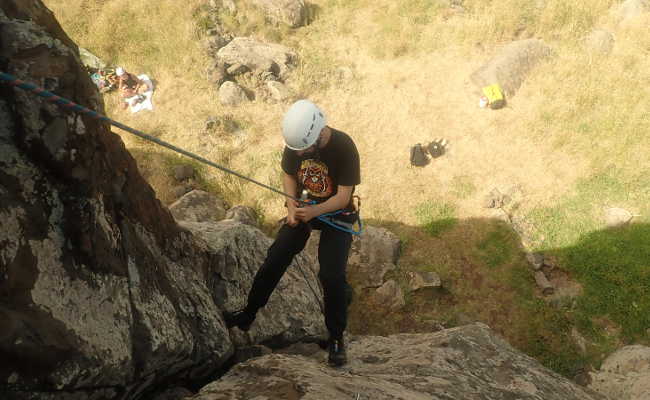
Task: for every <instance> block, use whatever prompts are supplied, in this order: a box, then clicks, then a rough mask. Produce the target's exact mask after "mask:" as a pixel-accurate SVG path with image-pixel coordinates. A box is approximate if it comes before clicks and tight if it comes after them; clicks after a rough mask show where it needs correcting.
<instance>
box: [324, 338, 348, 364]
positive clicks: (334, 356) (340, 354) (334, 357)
mask: <svg viewBox="0 0 650 400" xmlns="http://www.w3.org/2000/svg"><path fill="white" fill-rule="evenodd" d="M327 362H328V363H329V365H331V366H333V367H340V366H342V365H345V364H346V363H347V362H348V357H347V354H346V353H345V344H344V343H343V339H342V338H341V339H330V343H329V357H328V359H327Z"/></svg>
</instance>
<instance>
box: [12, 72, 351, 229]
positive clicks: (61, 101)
mask: <svg viewBox="0 0 650 400" xmlns="http://www.w3.org/2000/svg"><path fill="white" fill-rule="evenodd" d="M0 82H4V83H6V84H8V85H11V86H15V87H18V88H20V89H23V90H25V91H28V92H31V93H34V94H35V95H37V96H39V97H42V98H44V99H45V100H47V101H50V102H53V103H56V104H58V105H60V106H62V107H64V108H66V109H70V110H72V111H75V112H78V113H82V114H85V115H88V116H90V117H91V118H95V119H98V120H100V121H106V122H108V123H109V124H111V125H113V126H116V127H118V128H120V129H122V130H124V131H126V132H129V133H131V134H133V135H135V136H138V137H140V138H142V139H144V140H147V141H150V142H153V143H155V144H157V145H159V146H162V147H165V148H167V149H169V150H172V151H175V152H177V153H180V154H182V155H184V156H186V157H189V158H192V159H194V160H197V161H199V162H201V163H203V164H206V165H209V166H211V167H214V168H217V169H219V170H221V171H223V172H226V173H228V174H231V175H235V176H236V177H238V178H241V179H244V180H246V181H248V182H251V183H254V184H256V185H258V186H261V187H263V188H265V189H268V190H270V191H272V192H275V193H277V194H279V195H282V196H284V197H287V198H290V199H293V200H296V201H298V202H303V201H301V199H299V198H298V197H296V196H292V195H290V194H287V193H285V192H283V191H281V190H278V189H276V188H274V187H272V186H269V185H266V184H264V183H262V182H258V181H256V180H255V179H253V178H249V177H248V176H245V175H242V174H240V173H239V172H237V171H233V170H231V169H229V168H226V167H224V166H221V165H219V164H216V163H214V162H212V161H210V160H208V159H206V158H204V157H201V156H199V155H197V154H194V153H191V152H189V151H187V150H184V149H181V148H180V147H176V146H174V145H173V144H171V143H167V142H165V141H164V140H160V139H158V138H157V137H154V136H151V135H148V134H146V133H144V132H142V131H139V130H137V129H133V128H131V127H129V126H126V125H124V124H122V123H120V122H118V121H115V120H113V119H111V118H108V117H107V116H105V115H102V114H99V113H98V112H96V111H93V110H91V109H88V108H86V107H83V106H80V105H79V104H76V103H74V102H72V101H70V100H68V99H65V98H63V97H60V96H57V95H55V94H54V93H51V92H48V91H47V90H45V89H43V88H40V87H38V86H36V85H34V84H33V83H29V82H25V81H23V80H20V79H18V78H17V77H15V76H13V75H10V74H7V73H4V72H0ZM326 217H327V216H326V215H322V216H318V217H317V218H318V219H320V220H321V221H323V222H325V223H326V224H328V225H331V226H333V227H335V228H337V229H339V230H342V231H344V232H348V233H352V234H354V235H360V234H361V232H362V230H363V228H362V227H361V228H360V229H359V231H354V230H351V229H349V228H346V227H344V226H340V225H337V224H336V223H334V222H332V221H327V220H326Z"/></svg>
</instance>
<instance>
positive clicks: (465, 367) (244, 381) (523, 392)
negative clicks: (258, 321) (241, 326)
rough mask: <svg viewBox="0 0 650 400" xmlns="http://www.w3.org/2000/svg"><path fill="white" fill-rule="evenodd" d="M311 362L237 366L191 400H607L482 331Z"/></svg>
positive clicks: (367, 344) (284, 359)
mask: <svg viewBox="0 0 650 400" xmlns="http://www.w3.org/2000/svg"><path fill="white" fill-rule="evenodd" d="M324 356H325V354H324V352H320V353H317V354H316V355H314V356H311V357H305V356H297V355H284V354H272V355H266V356H263V357H260V358H256V359H254V360H251V361H248V362H246V363H243V364H239V365H237V366H235V367H234V368H233V369H232V370H231V371H230V372H229V373H228V374H227V375H225V376H224V377H223V378H222V379H220V380H219V381H216V382H213V383H211V384H209V385H208V386H206V387H204V388H203V389H202V390H201V392H200V393H199V394H198V395H197V396H195V397H193V400H227V399H240V398H247V399H314V400H315V399H373V400H374V399H377V400H384V399H385V400H389V399H390V400H395V399H404V400H407V399H408V400H416V399H417V400H419V399H422V400H425V399H426V400H431V399H434V400H435V399H438V400H443V399H444V400H448V399H465V400H482V399H494V400H497V399H500V400H505V399H522V400H523V399H530V400H533V399H536V400H542V399H543V400H602V399H604V397H603V396H601V395H599V394H596V393H594V392H592V391H590V390H589V389H585V388H582V387H580V386H578V385H576V384H575V383H573V382H571V381H569V380H568V379H566V378H564V377H562V376H560V375H557V374H555V373H552V372H549V371H548V370H547V369H545V368H544V367H542V366H541V365H540V364H539V363H538V362H537V361H535V360H533V359H532V358H530V357H527V356H525V355H523V354H521V353H519V352H518V351H516V350H514V349H513V348H512V347H510V346H509V345H508V344H507V343H506V342H504V341H503V340H502V339H500V338H499V337H497V336H495V335H494V334H492V333H491V331H490V330H489V328H488V327H487V326H485V325H482V324H476V325H470V326H465V327H460V328H454V329H448V330H445V331H441V332H437V333H432V334H418V335H395V336H389V337H370V336H367V337H362V338H358V339H353V340H351V341H350V343H349V347H348V357H349V358H350V363H349V364H348V365H347V366H345V367H343V368H340V369H333V368H329V367H326V366H324V365H323V364H322V359H323V357H324Z"/></svg>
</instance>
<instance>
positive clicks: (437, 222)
mask: <svg viewBox="0 0 650 400" xmlns="http://www.w3.org/2000/svg"><path fill="white" fill-rule="evenodd" d="M455 213H456V206H454V205H453V204H449V203H442V204H437V203H434V202H433V201H426V202H424V203H422V204H420V205H418V206H417V207H416V209H415V216H416V218H417V220H418V224H419V225H420V226H421V227H422V229H424V231H425V232H426V233H428V234H429V235H431V236H440V235H441V234H442V233H444V232H446V231H448V230H450V229H451V228H453V227H454V226H455V225H456V223H457V222H458V219H457V218H456V217H455Z"/></svg>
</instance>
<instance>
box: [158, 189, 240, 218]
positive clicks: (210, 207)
mask: <svg viewBox="0 0 650 400" xmlns="http://www.w3.org/2000/svg"><path fill="white" fill-rule="evenodd" d="M227 208H228V205H227V204H226V202H224V201H223V200H221V199H220V198H218V197H217V196H215V195H213V194H212V193H208V192H204V191H203V190H192V191H191V192H189V193H187V194H186V195H184V196H183V197H181V198H180V199H178V200H177V201H175V202H174V203H173V204H172V205H171V206H169V211H171V212H172V215H173V216H174V219H176V221H193V222H206V221H215V222H216V221H221V220H222V219H224V218H225V217H226V209H227Z"/></svg>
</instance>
